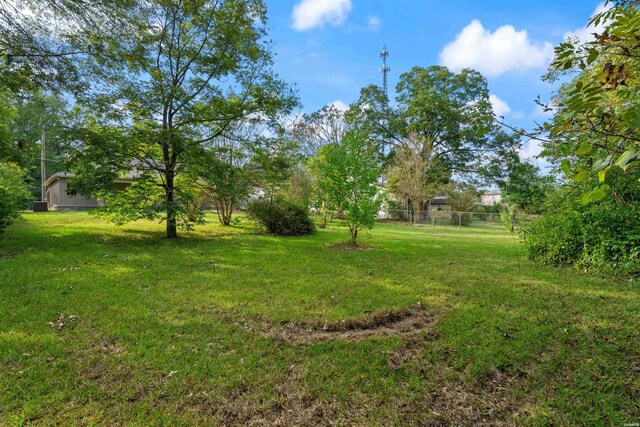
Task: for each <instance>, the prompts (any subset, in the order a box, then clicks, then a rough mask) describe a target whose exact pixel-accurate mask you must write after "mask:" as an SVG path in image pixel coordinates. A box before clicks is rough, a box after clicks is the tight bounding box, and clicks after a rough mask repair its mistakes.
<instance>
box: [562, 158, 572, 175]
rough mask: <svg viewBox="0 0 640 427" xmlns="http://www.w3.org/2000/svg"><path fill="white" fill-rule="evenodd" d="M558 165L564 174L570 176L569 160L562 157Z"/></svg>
mask: <svg viewBox="0 0 640 427" xmlns="http://www.w3.org/2000/svg"><path fill="white" fill-rule="evenodd" d="M560 165H561V166H560V167H561V168H562V171H563V172H564V174H565V175H566V176H571V162H570V161H569V160H568V159H564V160H563V161H562V162H561V163H560Z"/></svg>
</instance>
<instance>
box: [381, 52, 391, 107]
mask: <svg viewBox="0 0 640 427" xmlns="http://www.w3.org/2000/svg"><path fill="white" fill-rule="evenodd" d="M388 57H389V51H388V50H387V45H385V46H384V47H383V48H382V50H381V51H380V58H382V67H380V72H381V73H382V91H383V92H384V94H385V95H386V96H389V93H388V88H387V75H388V74H389V71H391V68H389V67H388V66H387V58H388Z"/></svg>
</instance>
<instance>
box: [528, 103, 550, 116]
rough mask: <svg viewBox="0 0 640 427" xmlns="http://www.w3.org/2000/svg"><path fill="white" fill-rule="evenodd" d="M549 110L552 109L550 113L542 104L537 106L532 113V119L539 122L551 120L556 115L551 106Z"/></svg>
mask: <svg viewBox="0 0 640 427" xmlns="http://www.w3.org/2000/svg"><path fill="white" fill-rule="evenodd" d="M549 108H551V109H550V110H548V111H545V110H547V109H546V108H545V107H543V106H542V105H540V104H536V106H535V107H533V111H531V118H533V119H537V120H547V119H550V118H551V117H553V114H554V108H553V106H550V107H549Z"/></svg>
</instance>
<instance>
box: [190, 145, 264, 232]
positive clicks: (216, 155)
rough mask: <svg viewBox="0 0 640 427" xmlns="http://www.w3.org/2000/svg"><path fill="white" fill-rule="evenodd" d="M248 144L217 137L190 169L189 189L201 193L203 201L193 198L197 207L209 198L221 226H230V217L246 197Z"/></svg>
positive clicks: (249, 178)
mask: <svg viewBox="0 0 640 427" xmlns="http://www.w3.org/2000/svg"><path fill="white" fill-rule="evenodd" d="M247 143H248V141H247V140H246V139H244V140H240V141H239V140H237V139H235V138H234V139H231V138H219V139H217V140H215V141H212V143H211V146H210V147H207V149H205V150H204V151H203V152H202V155H201V156H199V157H198V160H197V161H194V163H193V166H192V168H191V170H190V172H191V174H192V184H191V185H192V186H193V187H195V188H197V189H199V190H201V192H202V194H203V195H204V197H203V198H196V201H197V202H198V204H199V205H198V206H196V207H195V208H196V210H199V209H201V208H202V206H201V202H202V201H203V200H202V199H204V200H205V201H206V200H208V199H210V200H212V201H213V206H214V208H215V210H216V214H217V216H218V220H219V221H220V224H222V225H225V226H227V225H229V224H231V217H232V215H233V211H234V209H235V208H236V207H237V205H238V203H239V202H240V201H241V200H242V199H244V198H245V197H246V196H247V195H248V194H249V189H250V188H251V184H252V179H251V174H250V172H249V170H248V166H247V164H248V161H249V152H248V150H247V148H246V147H245V144H247Z"/></svg>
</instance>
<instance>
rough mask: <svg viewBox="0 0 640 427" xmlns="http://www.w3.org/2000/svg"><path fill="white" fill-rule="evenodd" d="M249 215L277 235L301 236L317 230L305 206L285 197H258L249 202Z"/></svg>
mask: <svg viewBox="0 0 640 427" xmlns="http://www.w3.org/2000/svg"><path fill="white" fill-rule="evenodd" d="M247 215H248V216H249V217H250V218H252V219H253V220H254V221H256V222H257V223H258V224H260V225H262V226H263V227H264V228H265V229H266V230H267V231H268V232H269V233H271V234H274V235H276V236H300V235H303V234H313V233H314V232H315V231H316V227H315V224H314V223H313V220H312V219H311V218H309V211H308V209H307V208H306V207H305V206H300V205H297V204H295V203H293V202H290V201H288V200H285V199H276V200H274V201H272V202H271V201H269V200H266V199H258V200H254V201H252V202H250V203H249V205H248V206H247Z"/></svg>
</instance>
